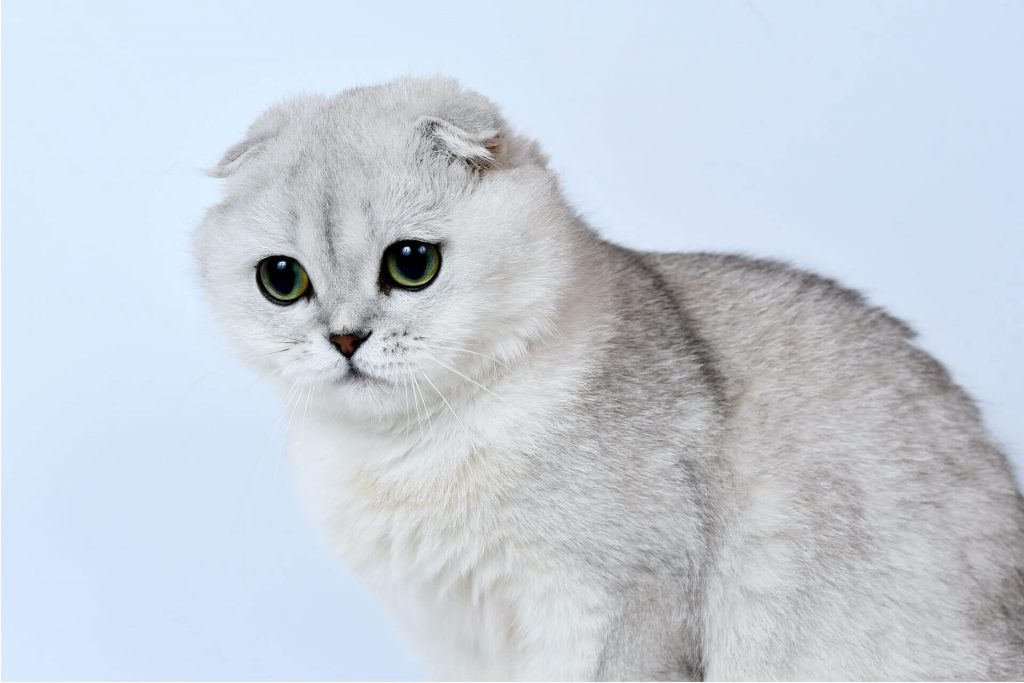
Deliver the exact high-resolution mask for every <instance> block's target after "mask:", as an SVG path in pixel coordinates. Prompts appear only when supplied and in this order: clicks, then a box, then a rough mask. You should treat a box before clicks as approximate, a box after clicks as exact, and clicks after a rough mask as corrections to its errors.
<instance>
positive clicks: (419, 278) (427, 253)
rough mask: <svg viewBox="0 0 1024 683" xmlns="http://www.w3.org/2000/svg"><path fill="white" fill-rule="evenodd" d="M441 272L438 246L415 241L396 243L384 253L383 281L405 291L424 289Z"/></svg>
mask: <svg viewBox="0 0 1024 683" xmlns="http://www.w3.org/2000/svg"><path fill="white" fill-rule="evenodd" d="M439 270H441V252H440V250H439V249H438V248H437V245H434V244H429V243H427V242H416V241H414V240H403V241H401V242H395V243H394V244H392V245H391V246H390V247H388V248H387V249H386V250H385V251H384V263H383V264H382V265H381V281H382V282H384V283H385V284H387V285H391V286H394V287H401V288H403V289H412V290H416V289H423V288H424V287H426V286H427V285H429V284H430V283H431V282H433V281H434V278H435V277H437V272H438V271H439Z"/></svg>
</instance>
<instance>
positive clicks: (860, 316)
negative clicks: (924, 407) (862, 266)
mask: <svg viewBox="0 0 1024 683" xmlns="http://www.w3.org/2000/svg"><path fill="white" fill-rule="evenodd" d="M642 258H643V259H644V260H645V261H646V262H647V263H648V264H649V265H650V266H651V267H653V268H654V269H655V270H656V271H657V272H658V273H659V274H660V275H661V277H662V278H663V279H664V280H665V281H666V283H667V284H668V285H669V286H670V287H671V288H672V289H673V290H674V291H675V293H676V295H677V296H679V297H680V299H681V300H683V301H684V302H685V303H686V306H687V308H688V309H689V310H690V311H691V313H692V314H693V315H696V316H697V317H700V318H710V319H716V318H717V319H719V320H720V321H721V322H725V321H726V320H727V319H736V320H738V319H742V320H744V321H745V322H746V324H749V325H755V326H756V325H757V324H758V323H762V324H778V323H782V322H792V321H793V320H801V321H804V322H807V323H810V324H813V325H815V326H825V327H829V326H840V327H843V328H847V327H848V326H851V325H852V326H858V327H861V328H863V329H864V331H868V330H870V331H872V332H875V333H881V334H884V335H886V336H890V335H891V336H895V337H897V338H900V339H912V338H914V337H915V336H916V335H915V332H914V330H913V329H912V328H911V327H910V326H909V325H908V324H906V323H905V322H903V321H902V320H899V319H898V318H896V317H894V316H893V315H891V314H890V313H888V312H887V311H885V310H884V309H882V308H880V307H878V306H875V305H873V304H871V303H870V302H869V301H868V300H867V299H866V298H865V297H864V296H863V295H862V294H861V293H860V292H858V291H856V290H854V289H851V288H849V287H846V286H844V285H842V284H840V283H838V282H836V281H835V280H833V279H831V278H828V277H824V276H821V275H818V274H816V273H812V272H810V271H807V270H803V269H801V268H797V267H794V266H792V265H790V264H788V263H785V262H783V261H777V260H772V259H764V258H751V257H747V256H743V255H739V254H727V253H713V252H690V253H663V252H648V253H644V254H643V255H642ZM709 322H711V320H709Z"/></svg>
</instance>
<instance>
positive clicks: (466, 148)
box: [416, 90, 547, 173]
mask: <svg viewBox="0 0 1024 683" xmlns="http://www.w3.org/2000/svg"><path fill="white" fill-rule="evenodd" d="M416 128H417V131H418V134H419V136H420V138H421V140H423V142H424V150H425V152H426V153H427V155H429V156H434V157H436V156H442V157H444V158H446V159H447V160H448V161H454V162H457V163H462V164H465V165H466V166H468V167H469V168H470V169H472V170H474V171H477V172H481V173H484V172H487V171H490V170H493V169H497V168H511V167H514V166H519V165H523V164H531V163H532V164H537V165H540V166H544V165H546V163H547V159H546V158H545V157H544V155H543V154H542V153H541V152H540V149H539V148H538V147H537V145H536V143H534V142H532V141H530V140H526V139H525V138H521V137H519V136H517V135H515V134H513V133H512V132H511V131H509V129H508V126H507V124H506V123H505V121H504V120H503V119H502V117H501V115H500V114H499V113H498V110H497V108H496V107H495V106H494V105H493V104H492V103H491V102H490V101H489V100H487V99H486V98H485V97H483V96H481V95H478V94H477V93H475V92H472V91H467V90H461V91H460V92H459V93H458V95H457V96H456V97H455V98H453V99H452V100H450V101H449V102H448V103H447V104H446V105H445V106H443V107H442V108H441V110H440V112H439V113H437V114H436V115H429V116H421V117H420V118H419V119H418V120H417V122H416Z"/></svg>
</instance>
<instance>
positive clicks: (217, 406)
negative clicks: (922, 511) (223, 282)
mask: <svg viewBox="0 0 1024 683" xmlns="http://www.w3.org/2000/svg"><path fill="white" fill-rule="evenodd" d="M3 9H4V14H3V200H4V201H3V302H2V303H3V623H2V626H3V670H2V673H3V676H4V677H5V678H29V679H32V678H35V679H38V678H50V679H119V678H132V679H146V678H159V679H167V678H172V679H190V678H205V679H210V678H228V679H231V678H255V679H326V678H407V677H416V676H420V675H422V672H421V671H420V669H418V668H417V666H416V665H415V664H414V663H413V662H412V660H411V659H410V658H409V657H408V656H407V655H406V654H405V653H404V651H403V649H402V648H401V646H400V645H399V643H398V641H397V640H396V638H395V636H394V634H393V632H392V630H391V627H390V625H389V624H388V623H387V622H386V621H385V620H384V618H383V616H382V614H381V612H380V611H379V610H378V609H377V607H376V606H375V604H374V603H373V601H372V600H371V599H370V598H369V597H368V596H367V595H366V593H364V591H363V590H362V588H361V587H360V585H359V584H358V583H357V582H356V581H355V580H354V579H353V578H351V577H350V575H349V574H348V573H347V572H345V571H344V570H343V569H342V568H340V567H338V566H336V565H335V563H334V561H333V559H332V558H331V557H330V556H329V554H328V552H327V551H326V550H325V549H324V548H323V547H322V546H321V545H320V544H319V541H318V540H317V539H316V538H315V537H314V535H313V534H312V533H311V532H310V531H309V530H308V528H307V526H306V524H305V522H304V520H303V519H302V515H301V513H300V508H299V505H298V503H297V501H296V500H295V496H294V495H293V493H292V490H291V486H290V481H289V473H288V468H287V464H286V462H285V461H284V459H283V457H282V449H281V445H282V444H281V442H282V438H281V431H282V430H281V429H280V427H276V425H277V424H278V423H279V416H280V415H281V413H282V408H281V404H280V403H279V402H278V401H277V400H276V399H275V398H274V397H273V396H271V395H270V393H269V392H268V391H267V390H265V389H264V388H263V387H261V386H260V385H259V384H258V383H257V382H255V381H254V380H255V378H254V377H253V376H252V375H250V374H249V373H248V372H246V371H245V370H244V369H243V368H241V367H240V366H239V365H238V364H237V363H236V362H235V360H234V358H233V355H232V353H231V350H230V345H231V341H230V340H228V339H224V338H222V337H221V336H220V335H219V334H218V333H217V331H216V330H215V329H214V327H213V325H212V322H211V319H210V316H209V315H208V313H207V307H206V304H205V302H204V301H203V298H202V296H201V294H200V292H199V290H198V289H197V287H196V282H195V277H194V275H193V272H192V269H191V259H190V254H189V248H190V247H189V234H190V231H191V230H192V228H193V226H194V225H195V224H196V222H197V221H198V220H199V218H200V216H201V215H202V213H203V210H204V209H205V208H206V207H207V206H209V205H210V204H211V203H213V202H214V201H216V198H217V192H218V187H217V182H216V181H214V180H211V179H208V178H206V177H204V176H203V175H202V173H201V169H203V168H205V167H208V166H209V165H210V164H212V163H213V162H214V161H215V160H216V159H217V158H218V157H219V155H220V154H221V152H222V151H223V150H224V149H225V148H226V147H228V146H229V145H231V144H232V143H234V142H235V141H236V140H237V139H238V138H239V137H240V136H241V135H242V133H243V131H244V129H245V127H246V126H247V125H248V123H249V122H250V120H252V119H253V118H254V117H255V116H256V115H257V114H258V113H259V112H260V111H261V110H262V109H263V108H264V107H266V106H267V105H269V104H271V103H272V102H274V101H275V100H278V99H280V98H282V97H285V96H287V95H289V94H293V93H296V92H299V91H320V92H333V91H336V90H339V89H343V88H346V87H350V86H353V85H358V84H366V83H374V82H378V81H381V80H385V79H390V78H393V77H395V76H400V75H406V74H418V75H429V74H435V73H441V74H450V75H454V76H457V77H459V78H460V79H462V80H463V81H464V82H465V83H466V84H468V85H470V86H472V87H474V88H476V89H478V90H480V91H482V92H484V93H486V94H487V95H489V96H491V97H492V98H494V99H495V100H496V101H497V102H499V103H500V104H501V105H502V106H503V107H504V109H505V112H506V113H507V116H508V118H509V119H510V120H511V121H512V122H513V123H514V124H515V125H516V126H517V127H519V129H521V130H522V131H524V132H527V133H529V134H531V135H533V136H536V137H537V138H539V139H540V140H541V141H542V143H543V144H544V146H545V148H546V149H547V151H548V152H549V153H550V155H551V159H552V163H553V165H554V167H555V168H556V169H557V170H558V171H560V172H561V173H562V176H563V178H564V180H565V186H566V188H567V190H568V193H569V195H570V196H571V198H572V199H573V200H574V201H575V202H576V204H577V205H578V206H579V207H580V209H581V210H582V212H583V213H584V215H586V216H587V217H588V218H589V219H590V220H591V221H592V222H593V223H594V225H596V226H598V227H599V228H600V229H601V230H602V231H603V233H604V234H605V235H607V236H608V237H610V238H612V239H614V240H617V241H619V242H622V243H625V244H628V245H630V246H633V247H643V248H650V249H664V250H685V249H719V250H738V251H743V252H747V253H750V254H757V255H765V256H773V257H779V258H783V259H788V260H791V261H792V262H794V263H796V264H799V265H801V266H805V267H809V268H814V269H817V270H819V271H822V272H824V273H826V274H829V275H832V276H835V277H838V278H839V279H840V280H841V281H843V282H844V283H846V284H848V285H851V286H853V287H856V288H858V289H860V290H862V291H864V292H865V293H866V294H867V295H868V296H869V297H870V298H871V300H872V301H874V302H877V303H879V304H883V305H885V306H887V307H889V308H890V309H891V310H892V311H894V312H895V313H896V314H897V315H899V316H900V317H902V318H904V319H905V320H907V321H909V322H910V323H911V324H912V325H913V326H914V327H915V328H917V329H918V330H919V331H920V333H921V343H922V344H923V345H924V346H925V348H927V349H929V350H930V351H932V352H934V353H935V354H936V355H937V356H938V357H939V358H940V359H941V360H942V361H944V362H945V363H946V364H947V365H948V366H949V367H950V368H951V370H952V373H953V375H954V377H955V378H956V379H957V381H959V382H960V383H961V384H963V385H964V386H965V387H966V388H967V389H968V390H969V391H971V392H972V393H973V395H974V396H975V397H976V398H977V399H978V401H979V402H980V404H981V405H982V406H983V409H984V411H985V414H986V417H987V421H988V424H989V425H990V427H991V429H992V431H993V432H994V434H995V435H996V437H997V438H998V439H999V440H1000V441H1001V442H1002V443H1003V444H1004V445H1005V446H1006V448H1007V450H1008V451H1009V452H1010V453H1011V456H1012V457H1013V458H1014V460H1015V462H1016V463H1017V466H1018V468H1020V467H1021V464H1022V462H1024V460H1022V458H1024V420H1021V417H1022V415H1021V411H1022V408H1024V359H1022V352H1021V349H1022V348H1024V302H1022V297H1024V167H1022V163H1024V162H1022V160H1024V134H1022V130H1024V126H1022V125H1021V122H1022V121H1024V76H1022V74H1024V3H1020V2H995V1H987V2H957V3H946V2H899V3H895V2H846V3H816V2H767V1H765V0H750V1H749V2H744V1H742V0H725V1H723V2H716V3H656V2H646V3H629V4H625V3H623V4H612V3H596V2H586V3H582V2H581V3H551V2H543V3H521V2H517V3H511V2H509V3H485V2H473V3H447V2H431V3H415V4H414V3H411V2H410V3H408V4H394V3H382V2H358V3H355V2H326V1H325V2H256V1H253V0H248V1H246V2H223V3H207V2H198V1H190V2H182V1H181V0H176V1H175V2H159V3H148V2H147V3H137V2H52V1H45V2H44V1H39V0H8V1H7V2H5V3H4V6H3ZM439 627H441V628H443V626H439Z"/></svg>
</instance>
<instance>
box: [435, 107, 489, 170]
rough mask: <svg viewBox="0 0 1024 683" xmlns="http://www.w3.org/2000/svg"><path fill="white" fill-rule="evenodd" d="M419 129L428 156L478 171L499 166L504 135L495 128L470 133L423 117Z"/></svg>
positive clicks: (447, 122) (451, 124)
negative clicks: (431, 155) (432, 155)
mask: <svg viewBox="0 0 1024 683" xmlns="http://www.w3.org/2000/svg"><path fill="white" fill-rule="evenodd" d="M416 128H417V130H418V131H419V134H420V135H421V136H422V138H423V140H424V141H425V143H426V146H427V153H428V154H440V155H443V156H446V157H448V158H450V159H451V160H454V161H458V162H461V163H464V164H466V165H467V166H469V167H471V168H473V169H475V170H479V171H485V170H487V169H489V168H495V167H497V166H498V160H499V157H500V155H501V145H502V135H501V132H500V131H499V130H498V129H497V128H495V127H484V128H481V129H478V130H467V129H465V128H462V127H460V126H459V125H457V124H455V123H453V122H451V121H447V120H445V119H442V118H438V117H436V116H422V117H420V119H419V120H418V121H417V122H416Z"/></svg>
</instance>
